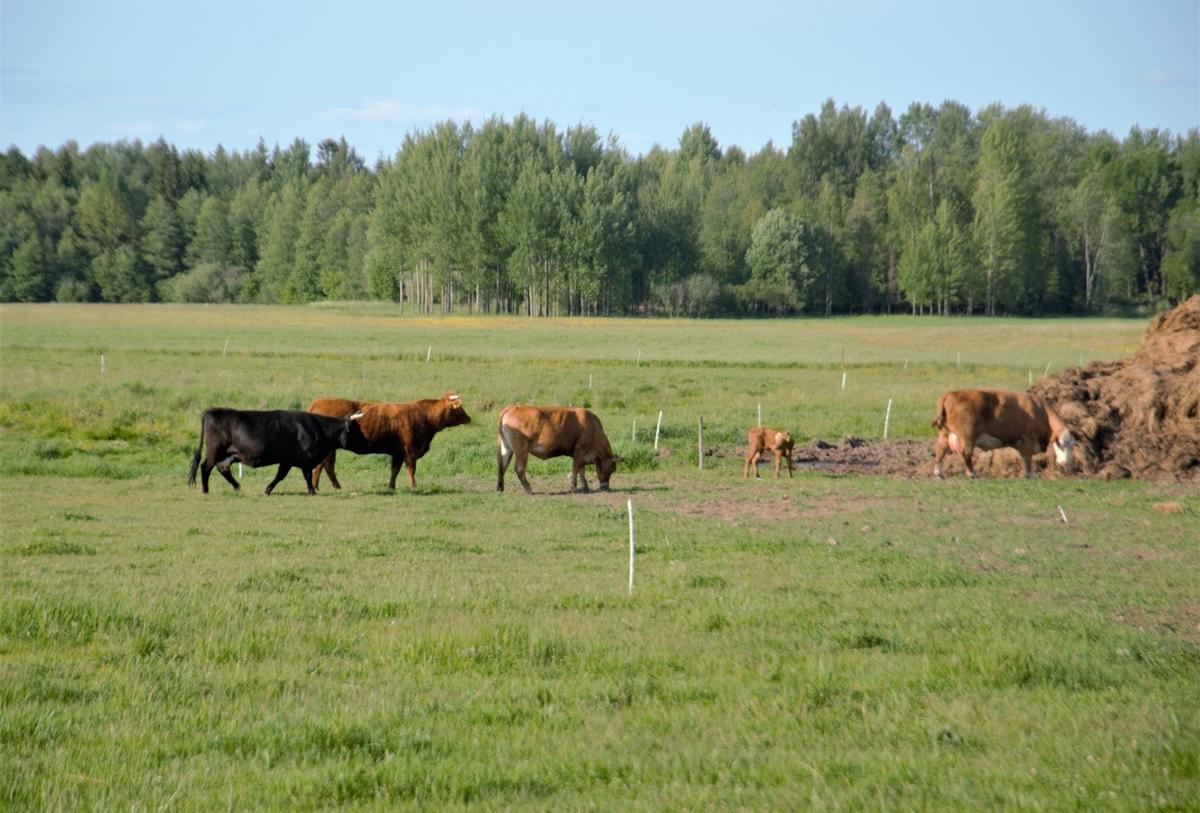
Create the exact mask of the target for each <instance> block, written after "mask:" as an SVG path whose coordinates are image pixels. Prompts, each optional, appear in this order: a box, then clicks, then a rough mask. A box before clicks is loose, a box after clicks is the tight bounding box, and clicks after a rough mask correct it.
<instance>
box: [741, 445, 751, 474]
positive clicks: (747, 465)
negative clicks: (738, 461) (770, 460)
mask: <svg viewBox="0 0 1200 813" xmlns="http://www.w3.org/2000/svg"><path fill="white" fill-rule="evenodd" d="M753 459H754V450H753V449H750V450H749V451H747V452H746V461H745V463H744V465H743V466H742V479H743V480H744V479H746V478H747V477H749V476H750V461H751V460H753Z"/></svg>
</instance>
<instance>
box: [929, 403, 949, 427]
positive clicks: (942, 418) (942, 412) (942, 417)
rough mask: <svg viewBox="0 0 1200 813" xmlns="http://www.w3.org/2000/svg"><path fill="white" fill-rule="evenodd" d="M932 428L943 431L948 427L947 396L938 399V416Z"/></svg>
mask: <svg viewBox="0 0 1200 813" xmlns="http://www.w3.org/2000/svg"><path fill="white" fill-rule="evenodd" d="M930 426H935V427H937V428H938V429H942V428H944V427H945V426H946V396H944V395H943V396H942V397H941V398H939V399H938V402H937V415H936V416H935V417H934V419H933V423H932V424H930Z"/></svg>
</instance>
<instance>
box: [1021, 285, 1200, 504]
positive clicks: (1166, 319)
mask: <svg viewBox="0 0 1200 813" xmlns="http://www.w3.org/2000/svg"><path fill="white" fill-rule="evenodd" d="M1030 392H1032V393H1033V394H1035V395H1038V396H1041V397H1042V398H1044V399H1046V400H1047V401H1049V402H1050V403H1051V404H1053V405H1054V407H1055V409H1056V410H1058V413H1059V414H1060V415H1061V416H1062V418H1063V420H1065V421H1066V422H1067V423H1068V424H1069V425H1070V426H1071V427H1072V428H1073V429H1075V430H1077V434H1079V435H1081V436H1082V437H1080V443H1079V444H1077V446H1076V450H1077V454H1078V457H1079V460H1078V462H1077V463H1078V468H1079V469H1080V471H1082V472H1083V473H1084V474H1091V475H1097V476H1100V477H1105V478H1118V477H1134V478H1137V479H1139V480H1182V481H1192V480H1198V479H1200V294H1198V295H1196V296H1193V297H1192V298H1191V299H1189V300H1187V301H1186V302H1184V303H1182V304H1181V305H1179V306H1178V307H1177V308H1175V309H1174V310H1171V311H1168V312H1167V313H1162V314H1159V315H1158V316H1156V317H1154V319H1153V320H1151V322H1150V326H1149V327H1148V328H1147V330H1146V335H1145V337H1143V339H1142V345H1141V347H1140V348H1139V350H1138V351H1137V352H1136V353H1135V354H1133V355H1132V356H1130V357H1129V358H1126V359H1121V360H1119V361H1104V362H1096V363H1094V364H1090V365H1088V366H1086V367H1072V368H1070V369H1068V370H1066V371H1065V372H1063V373H1061V374H1059V375H1057V376H1054V377H1053V378H1049V379H1046V380H1044V381H1039V382H1038V383H1037V384H1034V386H1033V387H1032V388H1031V389H1030Z"/></svg>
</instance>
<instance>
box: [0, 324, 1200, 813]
mask: <svg viewBox="0 0 1200 813" xmlns="http://www.w3.org/2000/svg"><path fill="white" fill-rule="evenodd" d="M1143 329H1144V323H1141V322H1135V321H1125V320H1063V319H1055V320H1045V321H1038V320H969V319H950V320H931V319H912V318H910V317H891V318H881V319H866V318H848V319H831V320H796V321H790V320H788V321H682V320H681V321H665V320H664V321H656V320H574V319H573V320H544V321H543V320H532V321H530V320H524V319H510V318H496V319H485V318H478V319H470V318H453V319H451V318H446V319H436V318H434V319H431V318H413V317H408V316H398V315H397V314H396V313H395V312H394V310H392V309H388V308H385V307H382V306H370V305H352V304H350V305H334V306H316V307H304V308H282V307H280V308H270V307H211V306H190V307H174V306H146V307H140V306H128V307H126V306H57V305H44V306H30V307H26V306H11V305H4V306H0V808H5V809H34V810H42V809H72V810H74V809H96V808H99V809H150V808H153V809H160V808H176V809H186V810H212V809H214V808H223V809H235V810H241V809H255V808H272V809H296V808H300V809H314V808H322V809H324V808H330V807H343V806H344V807H354V808H371V809H395V808H397V807H419V808H434V809H445V808H451V809H454V808H468V807H470V808H476V807H480V808H501V809H510V808H531V809H580V808H601V809H610V810H627V809H647V810H661V809H688V810H694V809H702V808H718V809H725V808H752V809H830V810H862V809H888V810H907V809H943V810H962V809H989V810H990V809H996V808H1018V809H1035V810H1060V809H1075V810H1088V811H1091V810H1154V809H1166V810H1194V809H1196V799H1198V798H1200V547H1198V546H1197V541H1198V539H1200V532H1198V531H1197V528H1198V527H1200V496H1198V495H1197V494H1196V493H1195V490H1194V488H1192V487H1187V486H1182V485H1169V484H1163V485H1151V484H1144V483H1135V482H1111V483H1110V482H1098V481H1085V480H1081V479H1071V480H1035V481H1032V482H1026V481H1018V480H983V481H979V482H966V481H964V480H952V481H947V482H934V481H925V480H902V479H892V478H885V477H844V476H831V475H824V474H820V473H816V472H801V473H798V474H797V476H796V478H795V479H794V480H791V481H788V480H786V479H784V480H782V481H775V480H774V479H770V478H768V479H764V480H762V481H745V480H743V479H742V478H741V461H740V459H739V458H738V457H737V456H736V454H735V451H736V448H737V447H738V446H739V445H740V444H742V443H744V430H745V429H746V428H747V427H749V426H751V425H753V424H754V422H755V419H756V410H757V407H758V405H759V404H761V405H762V408H763V412H764V421H765V422H767V423H770V424H772V425H782V426H786V427H788V428H791V429H792V431H793V433H794V434H796V435H797V437H798V438H799V439H800V440H801V442H804V441H806V440H807V439H809V438H812V437H820V438H824V439H826V440H836V439H838V438H840V437H841V436H843V435H846V434H854V435H860V436H866V437H878V436H880V435H881V433H882V429H883V413H884V409H885V406H886V402H887V400H888V399H889V398H891V399H893V408H892V422H891V433H892V435H893V436H895V437H907V438H928V439H929V440H930V442H931V444H932V429H931V428H930V427H929V421H930V420H931V419H932V413H933V403H934V400H935V399H936V397H937V395H938V394H939V393H940V392H941V391H943V390H944V389H947V388H950V387H954V386H969V385H996V386H1009V387H1015V388H1023V387H1024V386H1025V385H1026V383H1027V380H1028V376H1029V375H1030V372H1031V371H1032V374H1033V375H1034V376H1037V375H1040V374H1041V372H1042V371H1043V369H1044V368H1045V365H1046V364H1048V363H1049V364H1050V365H1051V371H1052V372H1053V370H1054V369H1062V368H1063V367H1065V366H1068V365H1072V364H1075V363H1077V362H1078V361H1080V360H1082V361H1084V362H1087V361H1089V360H1091V359H1094V358H1102V357H1103V358H1111V357H1118V356H1122V355H1125V354H1127V353H1128V352H1129V351H1130V349H1131V348H1132V347H1134V346H1136V344H1137V342H1138V340H1139V338H1140V335H1141V332H1142V330H1143ZM226 342H228V345H226ZM430 346H432V348H433V349H432V352H431V353H430V354H429V355H430V360H429V361H428V362H427V361H426V354H427V352H428V348H429V347H430ZM639 350H640V351H641V354H642V355H641V363H640V364H638V362H637V353H638V351H639ZM843 352H844V353H845V361H844V363H843V360H842V353H843ZM101 354H103V355H104V370H103V372H101V365H100V356H101ZM906 361H907V365H906V364H905V362H906ZM843 371H845V372H846V379H847V383H846V387H845V389H844V390H843V389H842V388H841V377H842V373H843ZM589 376H591V382H592V383H591V388H590V389H589V386H588V381H589ZM447 390H453V391H456V392H459V393H461V394H462V396H463V399H464V404H465V406H466V408H467V410H468V411H469V412H470V413H471V414H472V415H473V417H474V419H475V420H474V423H473V424H471V425H470V426H467V427H458V428H454V429H451V430H447V431H446V432H445V433H443V434H441V435H439V436H438V438H437V440H436V441H435V444H434V447H433V449H432V451H431V452H430V453H429V455H428V456H427V457H426V458H425V459H423V460H422V461H421V462H420V464H419V465H418V470H417V480H418V488H417V490H416V491H415V492H409V491H407V490H405V489H401V490H399V491H397V492H395V493H392V492H390V491H388V490H387V489H386V488H384V485H385V484H386V477H387V464H386V462H385V460H384V459H382V458H356V457H354V456H352V455H345V454H343V455H341V456H340V457H339V476H340V479H341V480H342V482H343V485H344V486H345V488H344V489H343V490H342V491H340V492H336V491H333V490H331V489H330V488H329V487H328V485H323V488H322V491H321V493H320V494H319V495H318V496H317V497H308V496H306V495H305V494H304V493H303V486H302V484H301V482H300V478H299V476H298V475H296V474H293V475H292V476H291V478H290V479H289V480H287V481H285V482H284V483H282V484H281V485H280V487H279V489H278V490H277V491H276V493H275V495H273V496H271V497H264V496H262V494H261V490H262V488H263V487H264V486H265V485H266V483H267V482H268V481H269V479H270V477H271V476H272V471H271V470H266V469H263V470H256V471H251V470H247V471H246V473H245V481H246V483H245V484H246V488H245V489H244V493H242V494H235V493H233V492H232V490H231V489H230V488H229V487H228V486H227V484H226V483H225V482H224V481H223V480H220V479H219V478H215V479H214V482H213V492H212V493H211V494H209V495H208V496H206V497H205V496H202V495H201V494H200V493H199V492H198V490H189V489H188V488H187V487H186V485H185V477H186V473H187V464H188V461H189V459H190V456H191V453H192V451H193V450H194V448H195V444H196V441H197V438H198V432H199V417H200V413H201V412H202V411H203V409H204V408H206V407H208V406H213V405H226V406H236V407H244V408H265V407H272V408H274V407H280V408H284V407H286V408H303V407H305V406H307V404H308V402H309V401H310V400H311V399H312V398H313V397H315V396H318V395H342V396H357V397H363V398H381V399H388V400H408V399H412V398H419V397H435V396H437V395H440V394H441V393H442V392H445V391H447ZM509 401H527V402H563V403H566V402H570V403H575V404H587V405H589V406H590V407H591V408H593V409H594V410H595V411H596V412H597V414H598V415H599V416H600V417H601V419H602V420H603V421H604V423H605V426H606V427H607V429H608V432H609V435H610V437H611V438H612V440H613V442H614V446H615V447H616V449H617V451H618V453H620V454H623V455H625V456H626V457H627V458H628V459H629V465H627V466H623V467H621V468H619V469H618V472H617V474H616V475H615V476H614V478H613V485H614V490H613V492H611V493H608V494H598V493H594V494H588V495H583V494H578V495H571V494H567V493H564V492H565V486H566V475H567V466H566V464H565V462H564V461H555V462H542V461H537V460H534V461H531V464H530V473H531V479H532V482H533V486H534V489H535V491H536V492H538V493H537V494H536V495H535V496H534V497H532V498H530V497H527V496H525V495H524V494H523V493H521V491H520V489H519V487H516V483H515V480H511V481H510V490H509V491H508V492H506V493H504V494H497V493H496V492H495V445H494V444H495V426H496V419H497V413H498V411H499V408H500V407H501V406H503V405H504V404H505V403H507V402H509ZM659 410H662V411H663V413H664V419H663V421H664V423H663V436H662V438H661V446H662V447H663V453H662V454H660V455H655V454H654V453H653V451H652V450H651V449H650V444H651V440H652V435H653V429H654V421H655V419H656V417H657V415H658V412H659ZM701 416H703V418H704V421H705V430H706V443H707V444H708V445H711V446H712V447H713V448H714V449H715V450H716V452H717V454H716V455H715V456H713V457H711V458H709V459H707V460H706V461H705V469H704V471H702V472H701V471H698V470H697V468H696V457H695V434H696V422H697V418H699V417H701ZM634 420H636V421H637V439H636V441H635V440H634V439H633V437H632V429H633V421H634ZM764 472H765V470H764ZM401 480H402V481H403V478H401ZM627 500H633V502H634V505H635V519H636V526H637V559H636V574H635V578H636V584H635V589H634V591H633V593H632V595H630V594H629V593H628V517H627V513H626V501H627ZM1060 507H1061V508H1062V510H1063V511H1064V512H1066V514H1067V516H1068V518H1069V522H1068V523H1066V524H1064V523H1063V522H1062V519H1061V515H1060V513H1059V509H1060Z"/></svg>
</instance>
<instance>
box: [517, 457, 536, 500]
mask: <svg viewBox="0 0 1200 813" xmlns="http://www.w3.org/2000/svg"><path fill="white" fill-rule="evenodd" d="M528 462H529V452H527V451H520V452H517V467H516V468H517V479H518V480H520V481H521V487H522V488H524V489H525V493H526V494H532V493H533V486H531V485H529V480H527V479H526V478H525V464H526V463H528Z"/></svg>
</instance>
